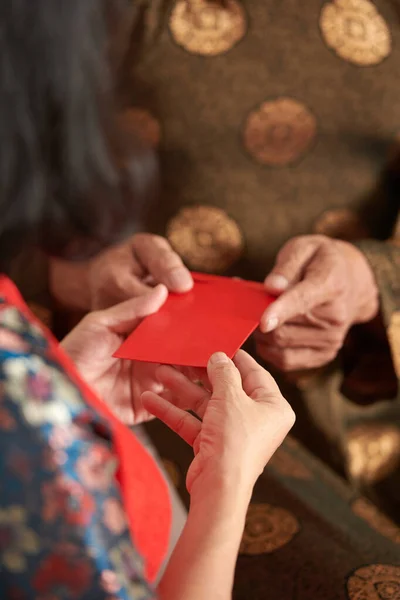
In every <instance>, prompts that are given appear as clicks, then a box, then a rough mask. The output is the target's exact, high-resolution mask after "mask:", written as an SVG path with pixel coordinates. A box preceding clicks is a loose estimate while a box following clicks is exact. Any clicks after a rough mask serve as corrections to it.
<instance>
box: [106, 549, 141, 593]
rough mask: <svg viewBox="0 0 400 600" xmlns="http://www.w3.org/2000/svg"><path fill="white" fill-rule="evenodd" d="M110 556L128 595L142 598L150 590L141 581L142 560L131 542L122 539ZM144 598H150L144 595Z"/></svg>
mask: <svg viewBox="0 0 400 600" xmlns="http://www.w3.org/2000/svg"><path fill="white" fill-rule="evenodd" d="M109 556H110V560H111V562H112V564H113V567H114V569H115V571H116V572H117V573H118V580H119V583H120V584H121V587H124V588H125V589H126V590H127V592H128V597H129V598H138V600H139V599H140V598H142V594H144V593H145V592H146V591H148V590H146V588H145V587H144V585H143V583H141V578H142V561H141V559H140V557H139V555H138V554H137V553H136V552H135V551H134V549H133V548H132V546H131V544H130V543H129V542H128V541H126V540H122V541H121V542H120V543H119V544H117V545H116V546H115V547H114V548H113V549H112V550H111V552H110V555H109ZM143 598H148V596H145V595H143Z"/></svg>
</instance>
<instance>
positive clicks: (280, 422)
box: [142, 350, 295, 501]
mask: <svg viewBox="0 0 400 600" xmlns="http://www.w3.org/2000/svg"><path fill="white" fill-rule="evenodd" d="M207 372H208V379H209V382H210V387H211V391H210V392H209V391H207V390H205V389H204V388H202V387H199V386H198V385H196V384H195V383H192V382H191V381H190V380H189V379H187V378H186V377H185V375H184V374H183V373H180V372H179V371H176V370H174V369H173V368H172V367H166V366H162V367H159V369H158V370H157V377H158V379H159V381H160V382H161V383H162V384H164V386H165V388H166V389H168V390H169V395H168V399H166V398H163V397H161V396H160V395H158V394H156V393H154V392H152V391H148V392H145V393H144V394H143V396H142V403H143V405H144V406H145V408H146V409H147V410H148V412H151V413H153V414H154V415H155V416H156V417H158V418H159V419H161V420H162V421H164V423H166V425H168V426H169V427H170V428H171V429H172V430H173V431H175V432H176V433H177V434H178V435H180V436H181V437H182V438H183V439H184V440H185V441H186V442H188V443H189V444H191V445H192V446H193V449H194V453H195V458H194V460H193V462H192V464H191V466H190V468H189V471H188V476H187V488H188V490H189V492H190V493H191V494H192V499H193V496H196V497H197V496H198V495H200V496H201V495H204V494H208V493H209V492H210V490H222V489H225V488H226V487H228V488H229V489H230V490H231V492H232V493H233V494H239V492H241V491H244V492H245V494H246V495H247V496H248V498H247V501H248V500H249V499H250V494H251V490H252V488H253V486H254V483H255V482H256V480H257V478H258V477H259V475H260V474H261V473H262V471H263V469H264V467H265V465H266V463H267V462H268V461H269V459H270V458H271V456H272V455H273V454H274V452H275V450H276V449H277V448H278V447H279V446H280V444H281V443H282V442H283V440H284V438H285V437H286V435H287V433H288V432H289V430H290V428H291V427H292V426H293V424H294V420H295V416H294V413H293V410H292V409H291V407H290V405H289V404H288V403H287V402H286V400H285V399H284V398H283V396H282V394H281V393H280V391H279V388H278V386H277V385H276V383H275V381H274V380H273V378H272V377H271V375H270V374H269V373H267V371H265V370H264V369H263V368H262V367H261V366H260V365H258V364H257V363H256V361H255V360H254V359H253V358H251V357H250V356H249V355H248V354H246V353H245V352H243V351H242V350H239V352H238V353H237V354H236V356H235V358H234V359H233V361H231V360H230V359H229V358H228V357H227V356H226V355H225V354H223V353H221V352H217V353H216V354H214V355H213V356H212V357H211V359H210V361H209V364H208V368H207ZM188 409H191V410H192V411H193V412H194V413H195V414H196V415H197V416H198V417H199V419H201V420H199V419H197V418H195V417H194V416H193V415H191V414H189V413H188V412H186V411H187V410H188Z"/></svg>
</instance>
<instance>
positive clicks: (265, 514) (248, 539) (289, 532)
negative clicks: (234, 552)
mask: <svg viewBox="0 0 400 600" xmlns="http://www.w3.org/2000/svg"><path fill="white" fill-rule="evenodd" d="M299 530H300V525H299V522H298V520H297V519H296V517H295V516H294V515H293V514H292V513H290V512H289V511H287V510H286V509H284V508H281V507H278V506H271V505H270V504H250V506H249V510H248V512H247V517H246V525H245V528H244V533H243V539H242V543H241V546H240V554H247V555H251V556H252V555H255V554H264V553H270V552H274V551H275V550H278V549H279V548H282V546H285V545H286V544H288V543H289V542H290V541H291V540H292V539H293V538H294V536H295V535H296V533H298V531H299Z"/></svg>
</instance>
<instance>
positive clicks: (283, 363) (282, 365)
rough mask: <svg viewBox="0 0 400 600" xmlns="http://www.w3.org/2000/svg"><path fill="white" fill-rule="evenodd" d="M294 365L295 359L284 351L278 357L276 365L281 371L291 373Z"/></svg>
mask: <svg viewBox="0 0 400 600" xmlns="http://www.w3.org/2000/svg"><path fill="white" fill-rule="evenodd" d="M292 364H293V358H292V355H291V353H290V352H288V351H285V350H283V351H282V352H279V353H278V354H277V355H276V358H275V365H276V366H277V367H278V369H280V370H281V371H285V372H286V371H291V370H292Z"/></svg>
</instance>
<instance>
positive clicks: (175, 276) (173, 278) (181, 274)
mask: <svg viewBox="0 0 400 600" xmlns="http://www.w3.org/2000/svg"><path fill="white" fill-rule="evenodd" d="M167 285H168V288H169V289H170V291H171V292H176V293H178V294H184V293H186V292H189V291H190V290H191V289H192V288H193V278H192V276H191V274H190V273H189V271H188V270H187V269H186V268H185V267H176V268H175V269H173V270H172V271H170V272H169V273H168V277H167Z"/></svg>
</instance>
